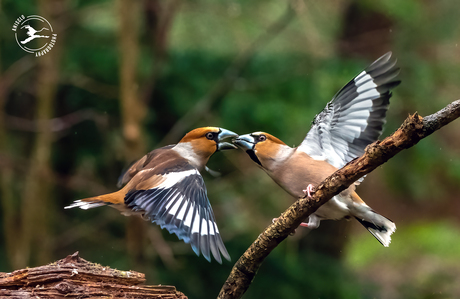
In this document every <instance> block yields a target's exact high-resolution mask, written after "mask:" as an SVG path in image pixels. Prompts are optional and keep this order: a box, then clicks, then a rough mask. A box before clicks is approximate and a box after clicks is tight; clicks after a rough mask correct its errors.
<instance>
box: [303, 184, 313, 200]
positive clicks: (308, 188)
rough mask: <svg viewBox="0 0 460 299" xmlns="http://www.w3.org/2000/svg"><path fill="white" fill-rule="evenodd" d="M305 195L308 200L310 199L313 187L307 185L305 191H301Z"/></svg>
mask: <svg viewBox="0 0 460 299" xmlns="http://www.w3.org/2000/svg"><path fill="white" fill-rule="evenodd" d="M302 191H303V193H305V195H307V197H308V198H311V193H312V192H313V185H312V184H308V186H307V189H305V190H302Z"/></svg>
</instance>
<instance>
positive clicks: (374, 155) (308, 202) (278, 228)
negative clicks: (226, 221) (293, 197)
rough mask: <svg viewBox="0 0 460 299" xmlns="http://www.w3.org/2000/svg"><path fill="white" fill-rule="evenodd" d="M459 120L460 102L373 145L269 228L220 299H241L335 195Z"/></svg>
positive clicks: (413, 121) (235, 268) (245, 256)
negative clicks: (267, 262)
mask: <svg viewBox="0 0 460 299" xmlns="http://www.w3.org/2000/svg"><path fill="white" fill-rule="evenodd" d="M458 117H460V100H457V101H455V102H453V103H451V104H449V105H448V106H447V107H445V108H444V109H442V110H440V111H438V112H436V113H434V114H432V115H429V116H426V117H425V118H423V117H421V116H419V115H418V114H417V113H415V114H414V115H410V116H409V117H408V118H407V119H406V120H405V121H404V123H403V124H402V125H401V127H400V128H399V129H398V130H397V131H396V132H394V133H393V134H392V135H391V136H389V137H387V138H385V139H384V140H382V141H376V142H374V143H372V144H370V145H369V146H368V147H367V148H366V150H365V153H364V155H362V156H361V157H359V158H356V159H354V160H353V161H351V162H349V163H348V164H347V165H345V166H344V167H343V168H341V169H339V170H337V171H336V172H335V173H333V174H332V175H331V176H329V177H328V178H326V179H325V180H324V181H323V182H322V183H321V184H319V186H318V187H317V188H316V191H315V193H314V194H313V196H312V198H311V199H309V198H301V199H299V200H297V201H296V202H295V203H294V204H293V205H291V206H290V207H289V208H288V209H287V210H286V211H285V212H284V213H283V214H282V215H281V217H280V218H278V221H276V222H275V223H272V224H271V225H269V226H268V227H267V228H266V229H265V231H264V232H262V233H261V234H260V235H259V237H258V238H257V239H256V240H255V241H254V243H252V245H251V246H250V247H249V248H248V249H247V250H246V252H245V253H244V254H243V255H242V256H241V257H240V258H239V260H238V261H237V262H236V263H235V265H234V266H233V269H232V271H231V273H230V275H229V277H228V278H227V281H226V282H225V283H224V285H223V287H222V289H221V290H220V293H219V296H218V298H219V299H223V298H241V296H242V295H243V294H244V292H245V291H246V290H247V289H248V287H249V285H250V284H251V282H252V279H253V278H254V276H255V274H256V272H257V270H258V269H259V267H260V265H261V264H262V262H263V261H264V259H265V258H266V257H267V256H268V254H270V252H271V251H272V250H273V249H274V248H275V247H276V246H277V245H278V244H279V243H281V242H282V241H283V240H284V239H286V237H287V236H288V235H289V234H290V233H291V232H292V231H293V230H294V229H295V228H296V227H298V226H299V225H300V223H301V222H302V221H303V220H304V219H305V218H306V217H308V216H309V215H310V214H311V213H313V212H315V211H316V210H317V209H318V208H319V207H320V206H321V205H322V204H324V203H326V202H327V201H328V200H329V199H330V198H332V197H333V196H334V195H336V194H338V193H340V192H341V191H343V190H345V189H346V188H348V186H350V185H351V184H353V182H355V181H357V180H358V179H359V178H361V177H362V176H364V175H366V174H368V173H369V172H371V171H373V170H374V169H375V168H377V167H378V166H380V165H382V164H383V163H385V162H386V161H388V160H389V159H391V158H392V157H393V156H395V155H396V154H398V153H399V152H400V151H402V150H403V149H407V148H410V147H412V146H414V145H415V144H417V143H418V142H419V141H420V140H422V139H423V138H425V137H427V136H428V135H430V134H432V133H433V132H435V131H436V130H438V129H440V128H441V127H443V126H445V125H447V124H448V123H450V122H452V121H453V120H455V119H456V118H458Z"/></svg>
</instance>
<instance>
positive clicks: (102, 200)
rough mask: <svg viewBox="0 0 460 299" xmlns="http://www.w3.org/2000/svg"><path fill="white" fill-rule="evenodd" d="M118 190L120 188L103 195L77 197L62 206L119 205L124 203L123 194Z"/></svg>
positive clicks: (67, 207)
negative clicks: (69, 203)
mask: <svg viewBox="0 0 460 299" xmlns="http://www.w3.org/2000/svg"><path fill="white" fill-rule="evenodd" d="M120 191H121V190H119V191H117V192H113V193H108V194H104V195H99V196H94V197H88V198H84V199H79V200H76V201H74V202H73V203H72V204H71V205H69V206H66V207H64V209H71V208H80V209H83V210H87V209H92V208H97V207H100V206H105V205H120V204H123V203H124V196H123V193H122V192H120Z"/></svg>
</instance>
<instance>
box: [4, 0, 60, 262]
mask: <svg viewBox="0 0 460 299" xmlns="http://www.w3.org/2000/svg"><path fill="white" fill-rule="evenodd" d="M54 4H55V2H54V1H39V2H38V10H39V12H40V15H41V16H44V17H45V18H46V19H47V20H49V21H50V22H51V23H52V24H54V25H55V26H56V27H58V28H59V25H58V24H57V23H58V18H55V16H56V14H58V13H60V11H59V12H56V11H54V9H55V8H56V6H55V5H54ZM58 8H61V6H59V7H58ZM58 38H59V40H58V41H57V42H56V44H55V45H54V47H53V49H52V51H51V52H50V53H47V54H46V55H43V56H40V57H35V58H36V59H37V62H38V71H37V81H36V82H37V85H36V91H37V92H36V93H37V97H36V103H37V104H36V112H35V120H36V122H37V125H38V128H39V132H38V133H37V134H36V135H35V141H34V144H33V146H32V151H31V153H30V157H31V158H30V163H29V169H28V173H27V174H26V178H25V187H24V192H23V195H22V203H21V206H22V207H21V209H22V214H21V219H22V221H21V230H22V231H21V242H20V244H19V247H18V248H17V251H18V254H17V256H20V257H22V258H18V259H15V261H14V265H13V266H14V267H24V266H26V265H27V264H29V259H30V258H31V248H33V247H35V246H38V248H40V250H37V251H36V252H37V253H38V255H37V257H36V258H37V262H38V263H43V262H44V261H47V260H49V259H50V254H51V249H50V247H51V246H50V245H51V237H50V234H49V230H50V227H49V225H48V223H49V221H50V218H51V215H52V214H50V213H49V211H50V210H52V208H53V203H52V195H51V192H50V191H51V188H52V184H51V183H50V181H51V174H50V172H51V150H52V143H53V133H52V132H51V130H50V129H49V127H48V126H47V124H48V120H49V119H51V118H52V117H53V107H54V100H55V96H56V90H57V86H58V82H59V60H60V59H59V58H60V54H61V47H62V45H63V40H62V38H63V36H62V33H61V34H60V35H59V37H58Z"/></svg>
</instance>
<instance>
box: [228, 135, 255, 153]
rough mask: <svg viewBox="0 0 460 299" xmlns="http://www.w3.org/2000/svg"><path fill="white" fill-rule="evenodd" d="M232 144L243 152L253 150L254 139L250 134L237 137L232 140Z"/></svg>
mask: <svg viewBox="0 0 460 299" xmlns="http://www.w3.org/2000/svg"><path fill="white" fill-rule="evenodd" d="M233 143H234V144H236V145H237V146H238V147H239V148H241V149H242V150H245V151H247V150H253V149H254V145H255V141H254V137H252V136H251V135H250V134H246V135H242V136H239V137H238V138H236V139H234V140H233Z"/></svg>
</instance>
